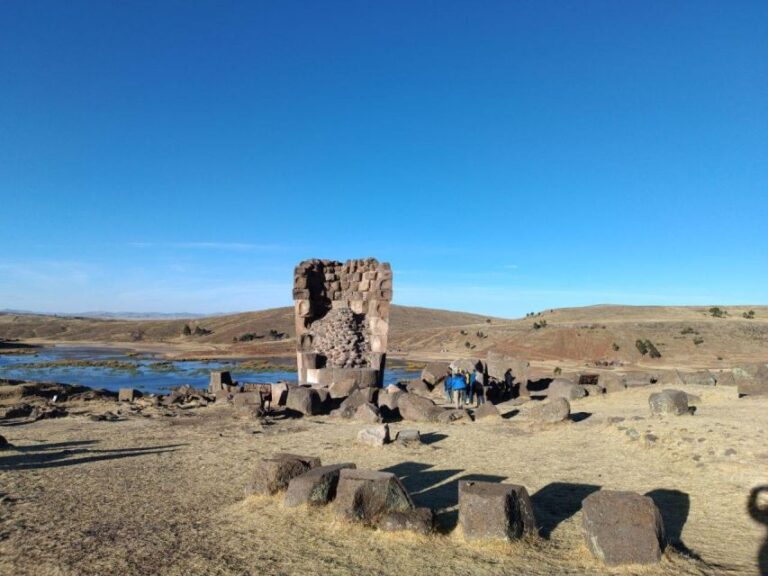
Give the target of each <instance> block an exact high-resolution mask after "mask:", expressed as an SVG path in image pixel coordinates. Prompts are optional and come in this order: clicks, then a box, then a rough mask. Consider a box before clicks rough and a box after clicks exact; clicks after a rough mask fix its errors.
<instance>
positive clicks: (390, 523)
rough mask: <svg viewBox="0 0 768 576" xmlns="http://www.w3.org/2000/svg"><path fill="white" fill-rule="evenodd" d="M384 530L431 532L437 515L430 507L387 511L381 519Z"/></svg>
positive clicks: (380, 525)
mask: <svg viewBox="0 0 768 576" xmlns="http://www.w3.org/2000/svg"><path fill="white" fill-rule="evenodd" d="M378 526H379V530H383V531H384V532H402V531H408V532H416V533H417V534H425V535H426V534H430V533H431V532H432V531H433V530H434V527H435V515H434V513H433V512H432V510H431V509H429V508H414V509H413V510H406V511H405V512H387V513H386V514H384V515H383V516H382V517H381V520H379V525H378Z"/></svg>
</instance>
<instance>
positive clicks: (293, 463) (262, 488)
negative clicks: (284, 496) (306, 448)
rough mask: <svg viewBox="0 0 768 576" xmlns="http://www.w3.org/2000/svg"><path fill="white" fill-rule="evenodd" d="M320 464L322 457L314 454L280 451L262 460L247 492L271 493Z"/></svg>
mask: <svg viewBox="0 0 768 576" xmlns="http://www.w3.org/2000/svg"><path fill="white" fill-rule="evenodd" d="M318 466H320V459H319V458H315V457H312V456H298V455H296V454H286V453H278V454H275V455H273V456H272V457H270V458H264V459H263V460H261V461H260V462H259V464H258V466H257V467H256V470H255V471H254V474H253V477H252V480H251V483H250V485H249V486H248V488H247V490H246V494H259V495H271V494H275V493H277V492H279V491H281V490H285V489H286V488H287V487H288V483H289V482H290V481H291V480H292V479H293V478H295V477H296V476H301V475H302V474H304V473H305V472H307V471H308V470H311V469H312V468H317V467H318Z"/></svg>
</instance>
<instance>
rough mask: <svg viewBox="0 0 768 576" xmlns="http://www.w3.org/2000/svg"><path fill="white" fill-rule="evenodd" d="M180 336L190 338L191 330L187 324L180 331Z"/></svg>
mask: <svg viewBox="0 0 768 576" xmlns="http://www.w3.org/2000/svg"><path fill="white" fill-rule="evenodd" d="M181 334H182V336H192V328H190V327H189V324H184V328H182V330H181Z"/></svg>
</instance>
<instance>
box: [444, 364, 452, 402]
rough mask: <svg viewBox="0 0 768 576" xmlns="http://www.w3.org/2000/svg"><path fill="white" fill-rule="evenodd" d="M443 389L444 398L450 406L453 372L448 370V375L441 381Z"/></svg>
mask: <svg viewBox="0 0 768 576" xmlns="http://www.w3.org/2000/svg"><path fill="white" fill-rule="evenodd" d="M443 389H444V390H445V398H446V400H448V403H449V404H450V403H451V402H452V398H451V392H453V372H452V371H451V370H448V374H446V376H445V378H444V379H443Z"/></svg>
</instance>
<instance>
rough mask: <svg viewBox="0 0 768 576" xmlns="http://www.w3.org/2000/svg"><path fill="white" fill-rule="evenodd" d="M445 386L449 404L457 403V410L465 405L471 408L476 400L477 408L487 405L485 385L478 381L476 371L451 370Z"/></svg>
mask: <svg viewBox="0 0 768 576" xmlns="http://www.w3.org/2000/svg"><path fill="white" fill-rule="evenodd" d="M443 385H444V386H445V397H446V399H447V400H448V402H455V403H456V408H457V409H458V408H461V407H462V406H464V405H469V406H471V405H472V403H473V402H474V401H475V400H476V401H477V404H476V405H477V406H480V404H484V403H485V389H484V387H483V384H482V383H481V382H478V381H477V378H476V377H475V373H474V371H472V372H470V371H468V370H457V371H453V370H449V371H448V374H447V375H446V377H445V380H444V383H443Z"/></svg>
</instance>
